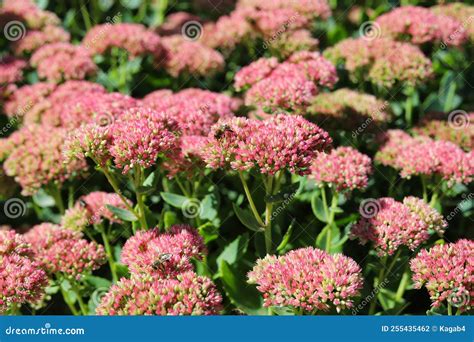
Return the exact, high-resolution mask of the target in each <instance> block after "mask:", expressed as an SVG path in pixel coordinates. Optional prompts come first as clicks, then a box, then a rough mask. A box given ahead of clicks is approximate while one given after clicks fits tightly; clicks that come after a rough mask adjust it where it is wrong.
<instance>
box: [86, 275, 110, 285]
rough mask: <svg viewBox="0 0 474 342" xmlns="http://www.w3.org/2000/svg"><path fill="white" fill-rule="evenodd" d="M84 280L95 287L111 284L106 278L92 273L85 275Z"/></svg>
mask: <svg viewBox="0 0 474 342" xmlns="http://www.w3.org/2000/svg"><path fill="white" fill-rule="evenodd" d="M84 280H85V281H86V282H87V283H89V284H90V285H92V286H93V287H95V288H100V287H110V285H111V284H112V283H111V281H110V280H108V279H105V278H101V277H96V276H93V275H88V276H86V277H85V278H84Z"/></svg>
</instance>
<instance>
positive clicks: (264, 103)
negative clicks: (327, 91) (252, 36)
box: [234, 51, 337, 112]
mask: <svg viewBox="0 0 474 342" xmlns="http://www.w3.org/2000/svg"><path fill="white" fill-rule="evenodd" d="M336 82H337V75H336V69H335V67H334V66H333V65H332V64H331V63H330V62H329V61H328V60H326V59H324V58H323V57H322V56H321V55H320V54H319V53H317V52H307V51H302V52H297V53H295V54H293V55H291V56H290V57H289V58H288V59H287V60H286V61H285V62H284V63H278V62H277V61H276V59H275V58H270V59H264V58H261V59H259V60H257V61H256V62H254V63H252V64H250V65H248V66H246V67H244V68H242V69H241V70H240V71H239V72H238V73H237V74H236V75H235V81H234V85H235V87H236V89H238V90H240V89H242V88H248V87H250V88H249V89H248V91H247V93H246V95H245V104H246V105H248V106H251V105H253V106H257V107H259V108H263V109H264V110H265V111H277V110H279V109H281V110H284V111H295V112H298V111H301V110H302V109H304V108H305V107H307V106H308V105H309V104H310V102H311V99H312V98H313V97H314V96H315V95H316V93H317V92H318V86H324V87H332V86H333V85H334V84H335V83H336Z"/></svg>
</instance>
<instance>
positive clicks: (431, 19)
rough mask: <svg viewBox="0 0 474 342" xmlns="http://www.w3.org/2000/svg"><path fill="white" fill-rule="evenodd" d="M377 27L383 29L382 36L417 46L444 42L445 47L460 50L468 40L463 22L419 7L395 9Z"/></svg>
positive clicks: (379, 21) (384, 15)
mask: <svg viewBox="0 0 474 342" xmlns="http://www.w3.org/2000/svg"><path fill="white" fill-rule="evenodd" d="M376 23H377V24H378V25H379V26H380V32H381V33H382V35H383V36H387V37H390V38H393V39H395V40H404V39H406V38H407V37H408V39H409V41H410V42H412V43H414V44H424V43H427V42H443V43H444V44H446V45H452V46H459V45H461V44H463V43H464V42H465V41H466V38H467V37H466V33H465V30H464V28H463V27H462V24H461V23H460V22H458V21H457V20H455V19H453V18H451V17H447V16H444V15H438V14H435V13H434V12H433V11H432V10H431V9H429V8H424V7H419V6H402V7H398V8H395V9H393V10H392V11H390V12H388V13H386V14H383V15H381V16H380V17H378V18H377V20H376Z"/></svg>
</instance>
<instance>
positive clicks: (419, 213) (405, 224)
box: [350, 197, 447, 256]
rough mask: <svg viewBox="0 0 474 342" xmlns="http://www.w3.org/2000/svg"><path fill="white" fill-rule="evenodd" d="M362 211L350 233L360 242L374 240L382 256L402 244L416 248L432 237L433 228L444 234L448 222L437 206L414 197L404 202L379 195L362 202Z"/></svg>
mask: <svg viewBox="0 0 474 342" xmlns="http://www.w3.org/2000/svg"><path fill="white" fill-rule="evenodd" d="M369 205H373V207H372V208H369ZM361 214H362V218H361V219H360V220H359V221H358V222H357V223H356V224H355V225H353V226H352V230H351V233H350V236H351V238H358V239H359V240H360V243H361V244H365V243H367V242H368V241H371V242H372V243H373V245H374V248H375V251H376V252H377V254H378V255H379V256H385V255H392V254H394V253H395V252H396V251H397V250H398V249H399V248H400V247H401V246H406V247H408V248H409V249H410V250H412V251H413V250H415V249H416V248H417V247H418V246H420V245H421V244H422V243H424V242H425V241H427V240H428V239H429V237H430V233H431V232H432V231H435V232H437V233H438V234H443V233H444V229H445V228H446V226H447V223H446V222H445V221H444V219H443V218H442V216H441V215H440V214H439V213H438V212H437V211H436V210H435V209H433V208H431V207H430V206H428V205H427V204H426V203H424V202H423V201H422V200H420V199H417V198H414V197H406V198H405V199H404V201H403V203H400V202H397V201H395V200H394V199H393V198H390V197H384V198H379V199H377V200H374V201H373V202H367V203H366V204H365V205H362V207H361Z"/></svg>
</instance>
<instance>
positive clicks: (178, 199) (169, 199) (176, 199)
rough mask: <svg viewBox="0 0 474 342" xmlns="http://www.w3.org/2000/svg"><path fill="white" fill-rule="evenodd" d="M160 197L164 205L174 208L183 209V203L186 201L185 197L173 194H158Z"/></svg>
mask: <svg viewBox="0 0 474 342" xmlns="http://www.w3.org/2000/svg"><path fill="white" fill-rule="evenodd" d="M160 195H161V197H162V198H163V200H164V201H165V202H166V203H168V204H169V205H171V206H173V207H175V208H180V209H181V208H183V205H184V203H186V201H188V198H187V197H185V196H181V195H177V194H173V193H171V192H160Z"/></svg>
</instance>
